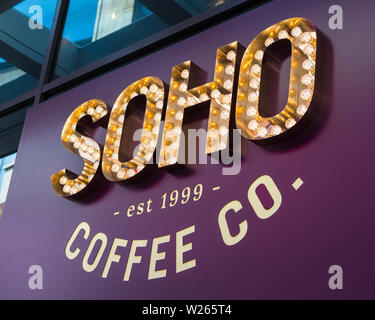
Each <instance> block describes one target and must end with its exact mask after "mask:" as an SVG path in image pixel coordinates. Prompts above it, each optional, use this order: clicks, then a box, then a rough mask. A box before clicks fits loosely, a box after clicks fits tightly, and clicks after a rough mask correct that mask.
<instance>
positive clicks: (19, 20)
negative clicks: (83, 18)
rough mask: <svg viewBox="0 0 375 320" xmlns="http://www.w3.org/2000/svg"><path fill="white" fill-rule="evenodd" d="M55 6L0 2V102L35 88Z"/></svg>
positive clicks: (51, 2) (39, 0)
mask: <svg viewBox="0 0 375 320" xmlns="http://www.w3.org/2000/svg"><path fill="white" fill-rule="evenodd" d="M55 7H56V0H25V1H17V0H14V1H0V103H3V102H5V101H7V100H9V99H12V98H14V97H16V96H18V95H20V94H22V93H25V92H27V91H29V90H31V89H33V88H35V87H36V86H37V83H38V78H39V75H40V70H41V66H42V64H43V59H44V56H45V51H46V47H47V43H48V39H49V34H50V28H51V24H52V20H53V15H54V11H55ZM36 23H39V24H40V27H39V28H33V24H36Z"/></svg>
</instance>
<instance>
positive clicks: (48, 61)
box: [0, 0, 271, 117]
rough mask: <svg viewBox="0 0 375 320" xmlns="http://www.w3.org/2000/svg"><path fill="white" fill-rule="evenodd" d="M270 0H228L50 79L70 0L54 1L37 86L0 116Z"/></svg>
mask: <svg viewBox="0 0 375 320" xmlns="http://www.w3.org/2000/svg"><path fill="white" fill-rule="evenodd" d="M13 1H14V0H13ZM168 1H169V0H168ZM269 1H271V0H231V1H229V2H226V3H224V4H222V5H220V6H217V7H214V8H211V9H208V10H206V11H204V12H202V13H200V14H198V15H195V16H192V17H190V18H187V19H186V20H183V21H182V22H179V23H177V24H175V25H173V26H171V27H169V28H167V29H165V30H163V31H161V32H159V33H157V34H154V35H152V36H150V37H148V38H146V39H144V40H142V41H139V42H137V43H134V44H132V45H130V46H128V47H126V48H124V49H121V50H119V51H117V52H114V53H113V54H110V55H108V56H106V57H104V58H101V59H99V60H97V61H95V62H93V63H91V64H88V65H86V66H84V67H82V68H80V69H78V70H75V71H73V72H72V73H70V74H68V75H66V76H63V77H61V78H58V79H56V80H52V81H51V79H52V77H53V73H54V67H55V64H56V59H57V56H58V53H59V49H60V42H61V38H62V34H63V30H64V24H65V18H66V15H67V11H68V8H69V0H57V4H56V10H55V14H54V18H53V23H52V28H51V32H50V39H49V42H48V45H47V49H46V55H45V58H44V62H43V65H42V68H41V74H40V76H39V82H38V87H37V88H36V89H33V90H31V91H29V92H26V93H25V94H22V95H21V96H18V97H16V98H15V99H13V100H10V101H7V102H6V103H3V104H1V105H0V117H2V116H5V115H6V114H9V113H11V112H15V111H17V110H20V109H22V108H25V107H31V106H35V105H38V104H39V103H41V102H43V101H45V100H47V99H48V98H49V97H50V96H52V95H54V94H57V93H60V92H62V91H64V90H67V89H68V88H70V87H72V86H75V85H77V84H79V83H81V82H83V81H87V80H89V79H92V78H93V77H95V76H98V75H100V74H103V73H105V72H108V71H110V70H113V69H114V68H116V67H118V66H120V65H125V64H127V63H130V62H131V61H133V60H136V59H139V58H140V57H142V56H145V55H147V54H148V53H150V52H152V51H155V50H159V49H162V48H164V47H166V46H168V45H171V44H172V43H174V42H177V41H180V40H182V39H184V38H186V37H188V36H191V35H192V34H196V33H199V32H201V31H202V30H204V29H207V28H209V27H211V26H213V25H216V24H218V23H221V22H222V21H223V20H226V19H229V18H232V17H234V16H236V15H238V14H240V13H242V12H244V11H247V10H250V9H253V8H255V7H257V6H259V5H262V4H265V3H267V2H269ZM11 2H12V0H10V1H9V4H11ZM143 2H145V3H150V1H149V0H142V3H143ZM180 13H181V14H180V16H184V15H185V14H187V13H186V12H183V11H182V9H181V12H180Z"/></svg>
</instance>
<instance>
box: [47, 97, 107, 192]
mask: <svg viewBox="0 0 375 320" xmlns="http://www.w3.org/2000/svg"><path fill="white" fill-rule="evenodd" d="M87 115H89V116H91V119H92V121H93V122H96V121H98V120H99V119H101V118H103V117H105V116H106V115H107V106H106V104H105V103H104V102H103V101H101V100H89V101H87V102H85V103H83V104H81V105H80V106H79V107H78V108H77V109H75V110H74V111H73V112H72V114H71V115H70V116H69V118H68V120H66V122H65V125H64V128H63V131H62V134H61V143H62V145H63V147H64V148H65V149H66V150H68V151H70V152H72V153H74V154H77V155H79V156H80V157H82V158H83V160H84V162H85V164H84V167H83V171H82V173H81V174H80V175H79V176H78V177H77V178H75V179H73V180H70V179H69V178H68V175H70V176H71V175H75V174H74V173H72V172H70V171H68V170H66V169H63V170H61V171H60V172H58V173H56V174H54V175H53V176H51V183H52V187H53V190H54V191H55V193H56V194H57V195H59V196H61V197H69V196H74V195H77V194H78V193H79V192H80V191H82V190H83V189H85V188H86V187H87V186H88V184H89V183H90V182H91V181H92V179H93V178H94V176H95V174H96V173H97V170H98V168H99V161H100V158H101V151H100V147H99V145H98V144H97V143H96V141H95V140H93V139H91V138H89V137H86V136H84V135H82V134H80V133H78V132H77V131H76V126H77V123H78V121H79V120H80V119H81V118H82V117H84V116H87Z"/></svg>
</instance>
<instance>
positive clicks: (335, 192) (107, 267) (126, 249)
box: [0, 0, 375, 299]
mask: <svg viewBox="0 0 375 320" xmlns="http://www.w3.org/2000/svg"><path fill="white" fill-rule="evenodd" d="M339 2H340V5H341V7H342V9H343V13H344V20H343V21H344V24H343V28H342V29H341V28H339V29H332V28H330V25H329V19H330V17H331V14H330V13H329V7H330V6H331V5H332V4H334V3H331V2H327V1H311V2H303V1H297V0H283V1H281V0H280V1H273V2H271V3H269V4H266V5H264V6H262V7H259V8H257V9H254V10H252V11H249V12H245V13H243V14H242V15H240V16H238V17H235V18H233V19H231V20H228V21H225V22H223V23H221V24H219V25H217V26H215V27H212V28H211V29H209V30H206V31H203V32H201V33H199V34H196V35H193V36H191V37H189V38H187V39H185V40H183V41H180V42H178V43H176V44H174V45H172V46H170V47H168V48H165V49H162V50H160V51H157V52H155V53H154V54H151V55H149V56H147V57H143V58H141V59H139V60H137V61H135V62H132V63H130V64H128V65H126V66H123V67H121V68H119V69H117V70H115V71H111V72H109V73H107V74H105V75H103V76H101V77H99V78H96V79H94V80H91V81H89V82H87V83H84V84H82V85H80V86H78V87H76V88H74V89H71V90H69V91H68V92H65V93H62V94H60V95H58V96H55V97H52V98H50V99H49V100H48V101H46V102H44V103H42V104H40V105H39V106H37V107H34V108H32V109H30V110H29V111H28V114H27V118H26V121H25V125H24V129H23V134H22V139H21V143H20V147H19V151H18V156H17V161H16V165H15V170H14V174H13V178H12V183H11V187H10V191H9V194H8V199H7V203H6V205H5V210H4V215H3V218H2V221H1V223H0V298H1V299H14V298H15V299H290V298H291V299H309V298H312V299H317V298H326V299H343V298H345V299H349V298H375V277H374V270H375V255H374V252H373V251H374V246H375V233H374V227H375V211H374V207H373V202H372V200H371V197H372V196H371V194H372V191H371V190H373V188H374V187H373V179H374V169H373V168H372V167H373V158H374V152H373V151H372V149H371V145H372V142H371V141H373V138H374V128H373V127H374V125H373V122H372V121H373V116H374V115H375V111H374V110H375V109H374V100H373V96H372V92H371V90H370V88H371V87H372V86H373V83H372V82H371V81H372V78H373V75H374V72H375V68H374V63H373V51H374V49H375V47H374V41H373V38H372V37H371V31H372V30H374V29H375V25H374V19H373V13H374V12H375V3H373V2H370V1H362V2H363V5H362V3H361V2H359V3H358V2H353V1H349V0H341V1H339ZM293 17H304V18H306V19H308V20H310V21H311V22H312V23H313V24H314V25H315V27H316V28H317V31H318V49H319V50H320V51H319V54H320V60H319V61H318V62H317V63H319V64H320V74H319V75H317V77H318V78H317V79H318V82H319V88H320V90H321V91H320V92H319V93H318V94H319V95H320V100H319V101H320V102H319V104H320V105H319V106H318V107H319V108H318V109H319V111H318V112H317V115H316V117H315V118H314V119H313V121H312V122H311V123H310V124H309V126H308V127H306V128H304V130H302V131H301V132H299V133H298V134H295V135H294V136H291V137H288V139H287V140H284V141H280V142H278V143H275V144H272V145H264V144H259V143H254V142H253V141H251V140H248V139H245V138H242V140H241V145H242V147H241V149H242V154H241V155H242V156H241V162H240V164H239V167H240V170H239V172H238V174H234V175H223V168H224V166H223V165H222V164H197V165H188V166H181V167H179V168H168V167H166V168H158V167H157V166H156V165H149V168H147V170H145V171H146V172H142V174H140V176H139V177H134V179H133V180H134V181H132V179H130V180H129V182H127V183H125V184H119V183H115V182H110V181H107V180H105V179H104V178H103V179H102V181H101V182H100V183H99V184H98V186H97V188H96V189H94V190H92V192H91V193H90V194H89V195H88V196H87V197H86V198H83V199H80V200H74V199H71V200H70V199H66V198H63V197H59V196H57V195H56V194H55V192H54V191H53V189H52V186H51V180H50V177H51V175H53V174H55V173H56V172H58V171H59V170H61V169H62V168H68V169H69V170H71V171H73V172H80V171H81V170H82V165H83V162H82V159H80V158H79V157H77V156H76V155H74V154H72V153H69V152H68V151H66V150H65V149H64V148H63V147H62V145H61V140H60V139H61V131H62V128H63V126H64V123H65V121H66V119H67V118H68V117H69V115H70V114H71V112H72V111H73V110H74V109H75V108H76V107H77V106H79V105H80V104H81V103H83V102H85V101H87V100H90V99H94V98H96V99H101V100H103V101H105V102H106V104H107V105H108V106H112V105H113V104H114V102H115V101H116V98H117V96H118V95H119V94H120V93H121V92H122V91H123V90H124V89H125V88H126V87H127V86H128V85H130V84H131V83H133V82H134V81H136V80H138V79H142V78H144V77H146V76H157V77H159V78H160V79H162V80H163V81H164V82H165V83H169V81H170V74H171V69H172V67H173V66H175V65H178V64H181V63H182V62H184V61H187V60H191V61H193V62H194V63H195V64H196V65H198V66H200V67H201V68H202V69H203V70H205V71H206V72H207V75H208V77H207V79H208V80H210V77H212V75H213V74H214V68H215V55H216V50H217V49H218V48H219V47H222V46H224V45H226V44H228V43H232V42H233V41H238V42H239V43H240V44H242V45H243V46H244V47H245V48H246V47H247V46H248V45H249V43H250V42H251V41H252V39H253V38H255V37H256V36H257V34H259V33H260V32H261V31H263V30H265V29H267V28H268V27H269V26H272V25H274V24H276V23H278V22H280V21H282V20H285V19H289V18H293ZM283 86H284V85H281V87H283ZM270 89H271V88H270ZM270 89H269V90H270ZM201 110H202V111H201V116H200V119H198V120H194V121H190V122H189V123H188V124H186V126H190V127H191V128H196V129H199V128H200V127H203V128H206V127H207V122H208V119H207V118H205V115H207V114H208V112H206V111H205V110H207V108H204V107H201ZM191 113H197V114H199V113H200V107H199V106H198V107H197V109H196V110H192V111H191ZM138 118H139V117H138ZM138 118H137V116H134V119H135V120H134V123H137V119H138ZM137 125H138V124H137ZM94 135H95V140H97V141H98V143H99V144H102V145H103V144H104V139H105V129H100V128H99V129H97V130H96V131H95V132H94ZM129 139H130V138H129ZM237 165H238V164H237ZM226 167H228V166H226ZM264 176H266V177H267V179H271V181H272V183H271V184H268V189H267V188H266V187H267V183H266V184H265V185H260V187H259V188H257V189H256V191H254V192H253V193H252V191H251V190H249V188H250V186H252V185H253V183H254V182H255V181H257V179H258V178H260V177H264ZM265 186H266V187H265ZM269 186H271V187H272V188H271V187H269ZM250 189H251V188H250ZM275 190H276V191H275ZM275 194H276V196H275ZM254 198H255V200H254ZM256 199H259V201H261V204H262V205H263V206H264V207H265V209H266V210H267V209H268V208H270V207H272V206H273V205H275V202H276V201H278V202H279V205H278V208H277V211H276V212H274V213H273V214H272V215H271V216H270V217H267V218H266V219H264V217H263V218H261V217H260V216H259V214H257V212H256V211H257V203H256ZM234 201H235V202H234ZM229 203H231V207H230V210H228V211H225V210H224V211H223V210H222V209H223V208H225V206H227V205H228V204H229ZM258 206H259V203H258ZM220 212H221V213H220ZM116 239H117V240H116ZM228 239H229V240H228ZM114 244H115V245H114ZM32 266H40V268H41V269H42V271H43V289H42V290H33V288H32V283H31V284H30V281H31V278H32V276H33V272H34V271H35V270H36V269H35V267H34V269H33V268H31V269H30V267H32ZM332 266H333V267H332ZM33 270H34V271H33ZM332 270H336V271H337V270H340V272H342V274H341V275H342V281H343V282H342V286H341V284H340V286H341V287H340V288H336V290H333V289H332V286H330V278H331V277H332V276H334V273H335V272H336V271H334V272H333V271H332ZM340 281H341V280H340Z"/></svg>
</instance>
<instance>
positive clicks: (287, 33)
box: [51, 18, 317, 197]
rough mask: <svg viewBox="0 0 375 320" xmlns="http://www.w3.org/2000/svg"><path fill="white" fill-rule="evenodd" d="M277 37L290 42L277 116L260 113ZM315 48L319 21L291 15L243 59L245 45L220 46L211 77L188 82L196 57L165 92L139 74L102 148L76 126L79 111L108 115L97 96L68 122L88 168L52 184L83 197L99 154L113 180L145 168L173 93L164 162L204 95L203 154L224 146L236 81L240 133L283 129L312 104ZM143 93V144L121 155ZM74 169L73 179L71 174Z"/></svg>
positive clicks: (249, 135)
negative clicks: (266, 60) (131, 108)
mask: <svg viewBox="0 0 375 320" xmlns="http://www.w3.org/2000/svg"><path fill="white" fill-rule="evenodd" d="M279 40H289V42H290V44H291V68H290V81H289V94H288V100H287V104H286V106H285V107H284V108H283V110H282V111H281V112H280V113H278V114H277V115H275V116H272V117H262V116H261V115H260V113H259V109H258V108H259V92H260V87H261V74H262V61H263V57H264V54H265V52H266V50H267V47H269V46H270V45H271V44H273V43H274V42H276V41H279ZM316 50H317V37H316V30H315V27H314V25H313V24H312V23H311V22H310V21H309V20H307V19H305V18H292V19H287V20H284V21H281V22H279V23H277V24H275V25H273V26H271V27H269V28H267V29H266V30H264V31H262V32H261V33H260V34H258V35H257V36H256V37H255V38H254V39H253V40H252V41H251V43H250V44H249V46H248V47H247V49H246V51H245V53H244V55H243V57H242V60H241V63H239V57H240V55H241V52H240V45H239V44H238V43H237V42H233V43H231V44H228V45H226V46H223V47H221V48H219V49H218V51H217V57H216V67H215V74H214V80H213V81H212V82H209V83H206V84H204V85H200V86H197V87H194V88H191V80H192V78H193V76H194V70H193V65H192V62H191V61H187V62H184V63H182V64H179V65H177V66H175V67H173V68H172V76H171V82H170V89H169V93H168V96H167V93H166V88H165V86H164V84H163V81H162V80H161V79H159V78H157V77H145V78H143V79H141V80H138V81H136V82H134V83H132V84H131V85H129V86H128V87H127V88H126V89H125V90H124V91H123V92H122V93H121V94H120V96H119V97H118V98H117V100H116V102H115V104H114V107H113V109H112V111H111V114H110V118H109V123H108V128H107V136H106V140H105V145H104V149H103V151H102V148H101V147H100V146H99V144H98V143H97V142H95V141H94V140H93V139H92V138H90V137H87V136H85V135H83V134H81V133H79V132H77V130H76V129H77V123H78V122H79V120H80V119H81V118H82V117H85V116H89V117H91V119H92V121H93V122H96V121H100V120H101V119H104V118H105V117H106V116H107V113H108V109H107V106H106V104H105V103H104V102H103V101H101V100H96V99H94V100H90V101H87V102H85V103H83V104H81V105H80V106H79V107H78V108H77V109H75V110H74V111H73V113H72V114H71V115H70V116H69V118H68V120H67V121H66V123H65V125H64V128H63V131H62V136H61V141H62V144H63V146H64V148H65V149H67V150H69V151H70V152H73V153H75V154H77V155H79V156H80V157H82V158H83V160H84V169H83V171H82V172H81V173H80V174H79V175H75V174H74V173H72V172H70V171H68V170H67V169H63V170H61V171H60V172H58V173H56V174H54V175H53V176H52V177H51V181H52V186H53V189H54V191H55V192H56V194H58V195H59V196H62V197H72V196H79V195H80V194H81V192H82V191H84V190H85V189H86V188H87V187H88V186H89V185H90V184H91V182H92V181H93V180H94V178H95V176H96V175H97V174H98V169H99V166H100V161H101V160H102V162H101V168H102V172H103V174H104V176H105V177H106V178H107V179H108V180H110V181H116V182H117V181H124V180H127V179H129V178H132V177H134V176H136V175H137V174H138V173H139V172H140V171H142V170H143V169H144V168H145V166H146V165H147V163H148V162H149V161H150V160H151V159H152V157H153V154H154V152H155V150H156V145H157V141H158V136H159V132H160V130H161V119H162V111H163V109H164V105H165V103H164V102H165V97H168V99H167V103H166V111H165V113H166V115H165V126H164V130H163V136H162V142H161V143H162V145H161V151H160V156H159V163H158V166H159V167H165V166H169V165H173V164H175V163H177V161H178V154H179V146H180V137H181V128H182V124H183V119H184V110H185V109H186V108H190V107H192V106H194V105H197V104H200V103H202V102H205V101H210V103H211V104H210V113H209V120H208V128H207V139H206V154H212V153H214V152H217V151H221V150H224V149H225V148H227V144H228V143H227V142H228V134H229V123H230V115H231V106H232V102H234V101H232V100H233V98H234V96H233V91H234V90H235V88H234V84H235V82H236V81H238V88H237V99H236V106H235V122H236V126H237V128H238V129H239V131H240V133H241V135H242V136H243V137H245V138H246V139H249V140H266V139H271V138H274V137H277V136H280V135H282V134H285V133H286V132H287V131H288V130H290V129H291V128H292V127H294V126H295V125H296V124H297V123H298V122H299V121H300V120H301V119H302V118H303V117H304V115H305V114H306V112H307V110H308V109H309V107H310V104H311V101H312V98H313V96H314V88H315V70H316ZM236 75H237V76H238V77H237V78H238V79H237V78H236ZM138 95H144V96H145V97H146V111H145V116H144V121H143V132H142V138H141V144H140V146H139V149H138V152H137V154H136V156H135V157H133V158H132V159H131V160H129V161H127V162H121V161H120V160H119V148H120V140H121V136H122V132H123V127H124V126H123V123H124V119H125V114H126V109H127V106H128V104H129V102H130V101H131V100H132V99H133V98H135V97H136V96H138ZM74 176H76V178H72V177H74Z"/></svg>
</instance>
